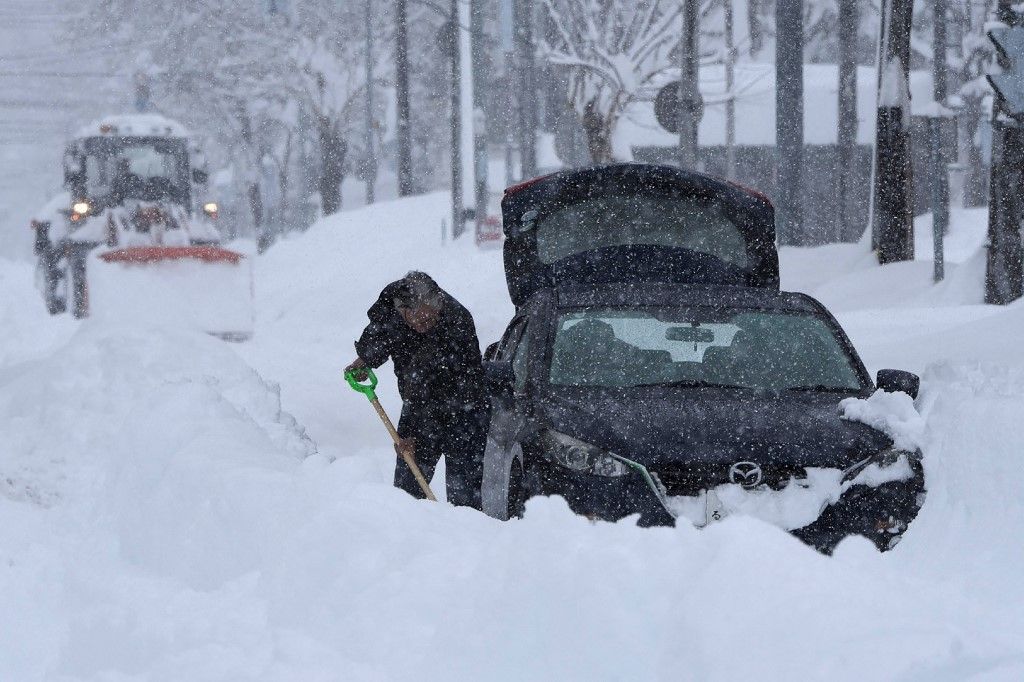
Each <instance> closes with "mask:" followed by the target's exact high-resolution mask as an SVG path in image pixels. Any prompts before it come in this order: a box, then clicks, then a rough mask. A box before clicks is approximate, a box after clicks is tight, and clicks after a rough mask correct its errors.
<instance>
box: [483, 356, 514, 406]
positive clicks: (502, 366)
mask: <svg viewBox="0 0 1024 682" xmlns="http://www.w3.org/2000/svg"><path fill="white" fill-rule="evenodd" d="M483 364H484V380H485V382H486V384H487V392H488V393H489V394H490V395H492V396H494V397H496V398H511V397H512V391H513V389H514V387H515V384H516V375H515V372H513V371H512V363H511V362H509V361H507V360H485V361H484V363H483Z"/></svg>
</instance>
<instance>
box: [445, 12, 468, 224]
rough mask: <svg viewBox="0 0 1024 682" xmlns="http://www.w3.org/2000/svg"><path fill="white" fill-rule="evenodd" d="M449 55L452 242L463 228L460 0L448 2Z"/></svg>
mask: <svg viewBox="0 0 1024 682" xmlns="http://www.w3.org/2000/svg"><path fill="white" fill-rule="evenodd" d="M449 8H450V9H449V12H450V15H449V16H450V17H451V19H450V20H449V23H448V26H450V27H451V31H450V45H451V47H450V50H451V51H450V52H449V58H450V59H451V63H452V64H451V66H452V80H451V111H450V112H449V122H450V126H449V134H450V135H451V138H452V140H451V142H452V147H451V164H452V239H453V240H455V239H458V238H459V237H460V236H461V235H462V232H463V230H465V229H466V223H465V220H463V217H464V214H465V212H464V210H463V205H462V35H461V34H462V30H461V28H460V27H459V0H451V4H450V5H449Z"/></svg>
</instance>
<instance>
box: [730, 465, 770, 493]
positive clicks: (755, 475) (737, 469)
mask: <svg viewBox="0 0 1024 682" xmlns="http://www.w3.org/2000/svg"><path fill="white" fill-rule="evenodd" d="M761 478H762V476H761V467H760V466H758V465H757V464H756V463H755V462H736V463H735V464H733V465H732V466H731V467H729V481H730V482H731V483H736V484H738V485H741V486H743V487H744V488H753V487H755V486H756V485H758V484H759V483H761Z"/></svg>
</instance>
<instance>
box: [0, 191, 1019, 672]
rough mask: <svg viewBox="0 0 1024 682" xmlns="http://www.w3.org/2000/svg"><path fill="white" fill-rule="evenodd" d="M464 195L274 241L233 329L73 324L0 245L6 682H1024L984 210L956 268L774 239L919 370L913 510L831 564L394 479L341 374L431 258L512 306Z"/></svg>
mask: <svg viewBox="0 0 1024 682" xmlns="http://www.w3.org/2000/svg"><path fill="white" fill-rule="evenodd" d="M447 211H448V199H447V196H446V195H443V194H436V195H428V196H424V197H418V198H413V199H408V200H404V201H401V202H389V203H384V204H379V205H377V206H375V207H372V208H369V209H360V210H356V211H351V212H347V213H344V214H342V215H340V216H336V217H333V218H331V219H328V220H326V221H324V222H322V223H321V224H319V225H317V226H315V227H314V228H313V229H311V230H310V231H309V232H308V233H306V234H304V235H301V236H297V237H294V238H291V239H287V240H285V241H283V242H281V243H279V244H277V245H275V246H274V247H273V248H272V249H271V250H270V251H269V252H268V253H267V254H265V255H264V256H262V257H260V258H259V259H258V260H257V262H256V294H257V300H256V311H257V313H256V315H257V317H256V331H255V336H254V337H253V339H252V340H251V341H249V342H247V343H244V344H234V345H231V344H225V343H222V342H220V341H217V340H216V339H213V338H209V337H206V336H203V335H201V334H196V333H192V332H187V331H183V330H176V329H170V328H161V327H157V326H140V325H137V324H136V325H131V324H129V322H128V321H117V320H110V319H104V320H89V321H86V322H84V323H82V324H76V323H72V322H69V321H68V320H64V319H57V320H52V319H50V318H48V317H47V316H46V315H45V312H44V311H43V307H42V304H41V302H40V301H39V300H38V298H37V296H36V294H35V292H34V291H33V290H32V284H31V276H32V268H31V267H30V266H29V265H27V264H25V263H22V262H9V261H0V290H2V293H3V295H2V296H0V328H2V330H3V331H2V333H0V434H2V439H0V680H26V681H31V680H95V681H101V680H102V681H105V682H106V681H110V682H122V681H128V680H132V681H135V680H168V681H169V680H185V679H187V680H233V681H234V680H282V681H283V680H303V681H316V680H402V679H413V678H415V679H447V680H476V679H488V680H502V679H510V680H511V679H515V680H541V679H545V680H546V679H552V680H554V679H580V680H584V679H585V680H680V679H682V680H735V679H780V680H781V679H830V680H833V679H834V680H845V679H851V680H852V679H858V680H859V679H872V680H874V679H900V680H912V679H921V680H962V679H977V680H1019V679H1024V581H1021V580H1020V574H1021V567H1022V566H1024V543H1022V542H1021V538H1022V533H1024V482H1022V481H1024V477H1021V475H1020V470H1021V467H1022V466H1024V459H1022V457H1021V443H1022V442H1024V419H1022V418H1021V417H1022V416H1024V356H1022V354H1021V353H1020V351H1019V345H1020V341H1019V340H1020V339H1021V338H1024V307H1022V305H1021V304H1017V305H1014V306H1009V307H1006V308H993V307H988V306H984V305H981V304H980V300H981V286H980V277H981V273H982V271H983V262H982V261H979V259H978V256H977V255H976V253H974V251H976V247H977V246H979V245H980V243H981V241H982V240H983V226H984V219H983V215H982V214H980V213H977V212H975V213H958V214H957V215H956V216H955V218H954V219H955V223H954V229H953V233H952V234H951V235H950V243H951V244H954V243H955V244H957V245H958V246H957V247H956V249H952V250H951V252H950V259H951V260H952V261H953V262H952V263H951V264H950V265H949V272H948V278H947V280H946V282H945V283H944V284H942V285H939V286H933V285H932V284H931V281H930V277H931V263H930V262H929V261H928V260H927V259H926V258H922V259H921V260H920V261H916V262H913V263H904V264H898V265H893V266H887V267H885V268H879V267H877V266H875V265H873V264H872V263H871V261H870V257H869V256H868V254H867V253H866V252H865V251H864V249H863V247H860V246H830V247H822V248H817V249H808V250H788V251H786V252H784V253H783V257H782V268H783V270H782V272H783V283H784V286H785V287H786V288H788V289H797V290H804V291H807V292H809V293H812V294H814V295H816V296H818V297H820V298H821V299H822V300H823V301H824V302H825V303H826V304H827V305H828V306H829V307H830V308H831V309H833V310H834V311H836V313H837V315H838V316H839V318H840V321H841V322H842V323H843V324H844V326H845V327H846V328H847V330H848V331H849V333H850V334H851V337H852V338H853V340H854V342H855V344H856V345H857V346H858V348H859V349H860V350H861V351H862V353H863V355H864V357H865V361H866V362H867V363H868V365H869V366H870V368H871V369H872V370H874V369H879V368H882V367H900V368H906V369H911V370H915V371H920V372H922V373H923V388H922V393H921V397H920V398H919V400H918V401H917V406H918V409H919V410H920V411H921V413H922V416H923V419H924V431H923V434H922V435H921V438H922V439H923V441H924V444H925V446H924V450H925V453H926V460H925V461H926V467H927V474H928V483H929V494H928V499H927V502H926V504H925V506H924V508H923V510H922V512H921V515H920V517H919V518H918V520H917V521H915V522H914V524H913V525H912V526H911V527H910V529H909V531H908V532H907V534H906V537H905V539H904V541H903V542H902V543H901V544H900V545H899V546H898V547H897V548H896V549H895V550H894V551H892V552H890V553H888V554H884V555H880V554H878V553H877V552H875V550H874V549H873V548H872V546H871V545H870V544H869V543H868V542H867V541H862V540H856V539H854V540H849V541H847V542H846V543H845V544H843V545H841V546H840V548H839V549H838V551H837V552H836V555H835V556H834V557H832V558H826V557H823V556H821V555H819V554H817V553H816V552H814V551H812V550H810V549H808V548H806V547H804V546H803V545H802V544H800V543H799V542H798V541H796V540H794V539H793V538H791V537H790V536H789V535H787V534H785V533H783V532H782V531H780V530H778V529H777V528H775V527H773V526H770V525H767V524H765V523H762V522H759V521H756V520H753V519H750V518H744V517H742V516H734V517H731V518H729V519H727V520H726V521H724V522H722V523H720V524H717V525H715V526H713V527H710V528H707V529H705V530H703V531H697V530H695V529H693V528H691V527H679V528H674V529H669V528H657V529H637V528H635V527H632V526H630V525H629V524H628V523H620V524H607V523H597V524H591V523H589V522H588V521H586V520H585V519H580V518H577V517H575V516H573V515H571V514H570V513H569V512H568V510H567V508H566V505H565V503H564V502H562V501H560V500H557V499H550V500H534V501H531V503H530V504H529V507H528V509H527V514H526V517H525V518H524V519H522V520H515V521H512V522H508V523H500V522H497V521H494V520H492V519H490V518H488V517H484V516H482V515H480V514H477V513H474V512H472V511H469V510H466V509H455V508H451V507H448V506H447V505H444V504H440V505H436V504H431V503H427V502H418V501H414V500H412V499H411V498H408V497H407V496H405V494H404V493H400V492H398V491H396V490H394V489H393V488H391V487H390V485H389V482H390V471H391V465H392V462H393V458H394V456H393V454H392V453H391V452H390V448H389V446H388V441H387V437H386V434H385V433H384V432H383V430H382V429H381V427H380V425H379V423H377V422H376V421H375V417H374V415H373V413H372V411H371V410H370V407H369V406H368V405H367V404H366V401H365V400H364V399H363V398H361V397H360V396H357V395H355V394H354V393H352V392H351V391H349V390H348V389H347V388H346V387H345V386H344V385H343V382H342V378H341V368H342V367H343V366H344V365H345V364H347V362H348V361H349V360H350V359H351V357H352V353H353V350H352V346H351V342H352V339H353V338H354V337H355V336H356V334H357V333H358V332H359V330H360V328H361V327H362V325H363V324H364V321H365V309H366V308H367V307H368V306H369V304H370V303H371V302H372V300H373V298H374V297H375V296H376V294H377V292H378V291H379V290H380V288H381V286H382V285H383V284H384V283H386V282H387V281H390V280H392V279H394V278H395V277H397V276H400V275H401V274H403V273H404V272H405V271H407V270H409V269H411V268H417V269H423V270H426V271H428V272H430V273H432V274H434V275H435V277H436V278H437V279H438V280H439V282H440V283H441V284H442V286H444V287H445V288H446V289H448V290H449V291H451V292H452V293H453V294H454V295H455V296H456V297H457V298H459V299H460V300H462V301H463V302H464V303H465V304H466V305H467V306H468V307H469V308H470V310H471V311H472V312H473V314H474V316H475V317H476V320H477V324H478V328H479V330H480V337H481V342H482V343H484V344H486V343H487V342H489V341H491V340H494V339H495V338H496V337H497V336H498V334H499V333H500V332H501V329H502V328H503V326H504V324H505V323H506V322H507V320H508V319H509V317H510V315H511V312H512V307H511V304H510V303H509V301H508V298H507V293H506V291H505V285H504V276H503V272H502V268H501V258H500V253H499V252H497V251H491V252H480V251H478V250H476V249H475V248H474V247H473V246H472V245H471V244H462V243H456V244H451V243H448V244H446V245H442V243H441V232H440V223H441V220H442V217H443V216H445V215H446V213H447ZM922 227H923V226H922ZM971 244H974V248H972V247H971ZM923 246H924V245H923V244H919V247H918V250H919V252H924V251H928V250H929V249H926V248H923ZM928 246H929V247H930V245H928ZM954 252H955V253H954ZM924 255H926V254H924ZM381 375H382V385H386V388H385V389H384V390H383V391H382V398H383V400H384V403H385V405H386V407H387V408H388V409H389V410H391V411H392V412H393V413H395V414H397V408H398V397H397V394H396V392H395V390H394V388H393V386H394V382H393V380H392V379H391V375H390V373H389V372H388V371H384V372H382V373H381Z"/></svg>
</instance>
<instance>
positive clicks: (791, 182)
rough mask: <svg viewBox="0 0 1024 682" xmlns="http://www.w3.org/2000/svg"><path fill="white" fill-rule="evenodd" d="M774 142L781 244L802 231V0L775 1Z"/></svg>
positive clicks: (800, 236) (795, 239)
mask: <svg viewBox="0 0 1024 682" xmlns="http://www.w3.org/2000/svg"><path fill="white" fill-rule="evenodd" d="M775 26H776V29H775V34H776V40H775V146H776V150H775V153H776V165H777V168H778V172H777V175H776V177H777V178H778V196H779V201H778V206H779V214H780V215H779V220H778V237H779V243H780V244H799V243H801V242H802V241H803V239H804V234H803V193H802V190H803V165H804V57H803V55H804V38H803V0H777V2H776V5H775Z"/></svg>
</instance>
